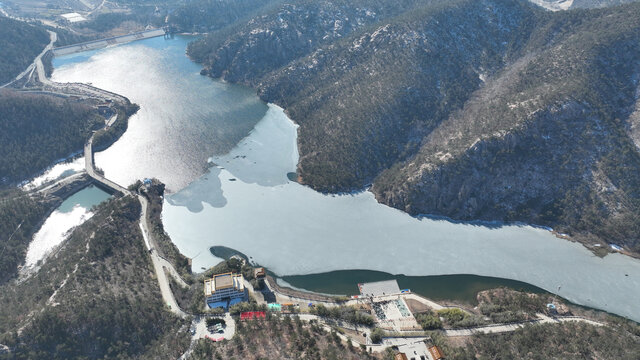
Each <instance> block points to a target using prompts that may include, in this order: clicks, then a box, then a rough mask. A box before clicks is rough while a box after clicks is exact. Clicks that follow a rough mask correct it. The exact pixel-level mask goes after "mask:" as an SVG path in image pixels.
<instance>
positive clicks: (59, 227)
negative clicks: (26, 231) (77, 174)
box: [25, 186, 109, 269]
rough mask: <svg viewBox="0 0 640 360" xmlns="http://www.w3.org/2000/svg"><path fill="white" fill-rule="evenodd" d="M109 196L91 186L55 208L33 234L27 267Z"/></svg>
mask: <svg viewBox="0 0 640 360" xmlns="http://www.w3.org/2000/svg"><path fill="white" fill-rule="evenodd" d="M107 198H109V194H107V193H106V192H104V191H102V190H100V189H98V188H97V187H94V186H89V187H87V188H85V189H83V190H81V191H79V192H77V193H75V194H74V195H72V196H70V197H69V198H68V199H67V200H65V201H64V202H62V204H61V205H60V206H59V207H58V208H57V209H56V210H54V211H53V212H52V213H51V215H49V217H48V218H47V219H46V220H45V222H44V223H43V224H42V227H41V228H40V230H38V232H37V233H35V235H34V236H33V240H32V241H31V243H30V244H29V248H28V249H27V256H26V259H25V269H29V268H33V267H34V266H36V265H37V264H38V261H40V260H42V259H44V258H45V257H46V256H47V255H48V254H49V253H50V252H51V251H52V250H53V249H55V248H56V246H58V245H60V244H61V243H62V242H63V241H64V240H65V239H66V238H67V236H68V235H69V231H70V230H71V229H73V228H74V227H76V226H78V225H81V224H82V223H84V222H85V221H87V220H88V219H89V218H91V216H93V213H92V212H91V207H92V206H94V205H97V204H99V203H101V202H102V201H104V200H106V199H107Z"/></svg>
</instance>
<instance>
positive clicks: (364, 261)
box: [53, 37, 640, 320]
mask: <svg viewBox="0 0 640 360" xmlns="http://www.w3.org/2000/svg"><path fill="white" fill-rule="evenodd" d="M188 41H189V39H188V38H183V37H177V38H175V39H172V40H164V39H162V38H155V39H149V40H144V41H140V42H136V43H131V44H127V45H121V46H118V47H112V48H107V49H102V50H99V51H94V52H90V53H80V54H74V55H72V56H68V57H62V58H56V59H55V61H54V67H55V71H54V73H53V80H55V81H60V82H67V81H79V82H85V83H92V84H93V85H95V86H99V87H102V88H105V89H107V90H110V91H114V92H117V93H120V94H122V95H125V96H127V97H129V99H130V100H131V101H133V102H135V103H137V104H139V105H140V106H141V110H140V112H139V113H138V114H136V115H135V116H133V117H132V118H131V120H130V125H129V130H128V131H127V133H125V135H124V136H123V137H122V138H121V139H120V140H119V141H118V142H116V143H115V144H114V145H113V146H112V147H110V148H109V149H107V150H106V151H104V152H102V153H98V154H97V156H96V164H97V166H98V167H100V168H102V169H103V170H104V171H105V174H106V176H107V177H109V178H111V179H113V180H115V181H116V182H118V183H120V184H122V185H125V186H126V185H127V184H130V183H132V182H134V181H135V180H136V179H140V178H144V177H157V178H158V179H160V180H161V181H163V182H165V183H167V184H168V188H169V190H171V193H170V194H168V195H167V196H166V198H165V204H164V209H163V222H164V227H165V230H166V231H167V232H168V233H169V235H170V236H171V238H172V240H173V241H174V242H175V244H176V245H177V246H178V248H179V249H180V251H181V252H182V253H183V254H185V255H186V256H188V257H191V258H193V268H194V271H201V270H202V269H203V268H206V267H208V266H211V265H213V264H215V263H217V261H219V259H218V258H216V257H214V256H213V255H211V253H210V251H209V248H210V247H211V246H214V245H219V246H226V247H229V248H233V249H236V250H238V251H240V252H242V253H244V254H246V255H248V256H250V257H251V259H252V260H253V261H254V262H256V263H259V264H261V265H264V266H266V267H268V268H269V269H270V270H271V271H273V272H274V273H276V274H278V275H279V276H282V277H284V279H285V280H287V277H288V276H293V275H306V274H317V273H326V272H332V271H341V270H358V269H366V270H372V271H380V272H385V273H389V274H403V275H405V276H407V277H409V276H428V275H451V274H474V275H479V276H486V277H494V278H504V279H512V280H516V281H521V282H525V283H528V284H532V285H534V286H536V287H539V288H541V289H544V290H546V291H549V292H553V293H557V294H559V295H561V296H563V297H565V298H567V299H568V300H570V301H572V302H574V303H577V304H581V305H586V306H589V307H594V308H599V309H604V310H607V311H610V312H612V313H616V314H619V315H623V316H627V317H630V318H633V319H635V320H640V306H638V305H637V299H638V298H639V297H640V261H638V260H634V259H632V258H629V257H626V256H623V255H620V254H613V255H609V256H606V257H605V258H598V257H596V256H594V255H593V254H592V253H591V252H589V251H588V250H587V249H586V248H584V247H583V246H582V245H580V244H576V243H571V242H569V241H566V240H562V239H558V238H556V237H555V236H553V235H552V234H551V233H550V232H549V231H547V230H545V229H541V228H535V227H531V226H525V225H514V224H494V223H490V224H488V223H484V224H480V223H455V222H450V221H446V220H442V219H433V218H429V217H421V218H416V217H411V216H409V215H407V214H406V213H403V212H401V211H398V210H396V209H392V208H389V207H387V206H384V205H381V204H378V203H377V202H376V200H375V198H374V197H373V195H372V194H371V193H370V192H367V191H363V192H359V193H353V194H348V195H324V194H321V193H318V192H315V191H313V190H312V189H310V188H308V187H305V186H302V185H300V184H298V183H295V182H292V181H291V180H290V176H288V175H290V173H292V172H295V170H296V164H297V162H298V156H299V155H298V151H297V145H296V140H297V125H295V124H294V123H293V122H292V121H291V120H290V119H288V118H287V116H286V115H285V113H284V112H283V110H282V109H280V108H278V107H277V106H274V105H268V106H267V105H266V104H264V103H262V102H260V101H259V99H258V98H257V97H256V96H255V93H254V91H252V90H250V89H244V88H241V87H237V86H232V85H229V84H226V83H223V82H220V81H216V80H212V79H209V78H206V77H203V76H200V75H199V66H197V65H196V64H193V63H192V62H191V61H189V60H188V59H187V58H186V56H185V54H184V51H185V47H186V44H187V43H188ZM358 276H362V277H365V276H364V274H360V275H357V276H356V277H354V278H353V280H355V278H357V277H358ZM289 279H290V280H291V278H289ZM443 279H445V280H443V281H446V280H447V279H451V278H443ZM351 280H352V279H351V278H350V279H349V281H351ZM366 280H367V279H363V280H361V281H366ZM287 281H288V280H287ZM361 281H356V282H361ZM291 283H292V284H293V285H294V286H298V285H296V284H295V279H293V281H292V282H291ZM401 283H402V282H401ZM432 284H433V285H432V286H433V287H435V289H434V293H435V292H437V291H438V289H437V287H438V286H440V285H438V283H432ZM460 284H461V285H460V286H464V285H463V283H460ZM353 286H355V284H353ZM412 286H413V287H416V285H415V283H414V285H412ZM300 287H304V288H308V289H310V290H313V288H311V286H310V285H308V284H307V285H306V286H300ZM444 287H445V286H444V285H443V288H444ZM318 291H321V289H318ZM334 291H336V290H334ZM334 291H331V292H334ZM338 292H342V291H338Z"/></svg>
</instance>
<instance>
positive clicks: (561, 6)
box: [529, 0, 573, 11]
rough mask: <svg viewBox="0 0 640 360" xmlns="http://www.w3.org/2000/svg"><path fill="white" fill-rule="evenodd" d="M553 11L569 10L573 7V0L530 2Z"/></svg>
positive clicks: (537, 0) (532, 0) (535, 0)
mask: <svg viewBox="0 0 640 360" xmlns="http://www.w3.org/2000/svg"><path fill="white" fill-rule="evenodd" d="M529 1H531V2H532V3H534V4H536V5H538V6H542V7H543V8H545V9H548V10H551V11H559V10H567V9H569V8H570V7H571V5H573V0H529Z"/></svg>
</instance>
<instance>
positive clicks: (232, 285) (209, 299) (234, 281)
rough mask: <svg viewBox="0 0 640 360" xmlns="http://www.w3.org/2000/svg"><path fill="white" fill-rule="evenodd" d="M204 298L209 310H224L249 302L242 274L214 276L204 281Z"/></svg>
mask: <svg viewBox="0 0 640 360" xmlns="http://www.w3.org/2000/svg"><path fill="white" fill-rule="evenodd" d="M204 297H205V301H206V303H207V306H209V308H218V307H221V308H224V309H228V308H229V306H231V305H235V304H237V303H239V302H243V301H247V300H249V292H248V291H247V289H246V288H245V287H244V277H243V276H242V274H234V273H225V274H219V275H214V276H213V277H212V278H211V279H207V280H205V281H204Z"/></svg>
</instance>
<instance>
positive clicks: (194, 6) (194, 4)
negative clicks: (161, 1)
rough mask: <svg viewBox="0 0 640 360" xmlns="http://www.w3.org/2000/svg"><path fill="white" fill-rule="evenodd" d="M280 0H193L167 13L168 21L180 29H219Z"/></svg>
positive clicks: (197, 30)
mask: <svg viewBox="0 0 640 360" xmlns="http://www.w3.org/2000/svg"><path fill="white" fill-rule="evenodd" d="M279 3H282V0H193V1H189V2H187V3H186V4H183V5H182V6H180V7H178V8H177V9H175V11H172V12H171V14H169V21H170V22H171V24H173V25H175V26H177V27H178V29H180V30H181V31H187V32H207V31H212V30H219V29H222V28H224V27H226V26H228V25H231V24H235V23H237V22H238V21H239V20H241V19H244V20H249V19H250V17H249V16H250V15H252V14H258V13H260V12H263V11H265V9H268V8H269V7H270V6H273V5H274V4H279Z"/></svg>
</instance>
